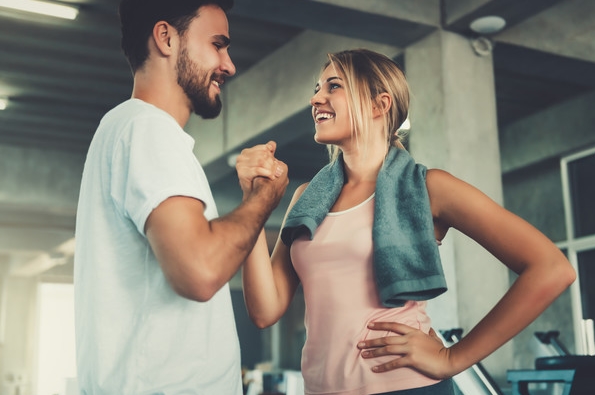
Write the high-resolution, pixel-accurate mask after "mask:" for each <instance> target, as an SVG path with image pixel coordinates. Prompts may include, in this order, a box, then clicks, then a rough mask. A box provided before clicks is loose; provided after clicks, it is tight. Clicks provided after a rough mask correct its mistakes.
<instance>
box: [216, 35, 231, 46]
mask: <svg viewBox="0 0 595 395" xmlns="http://www.w3.org/2000/svg"><path fill="white" fill-rule="evenodd" d="M214 38H215V39H216V40H219V41H221V44H223V45H224V46H226V47H229V45H230V44H231V40H230V39H229V37H227V36H226V35H223V34H217V35H215V36H214Z"/></svg>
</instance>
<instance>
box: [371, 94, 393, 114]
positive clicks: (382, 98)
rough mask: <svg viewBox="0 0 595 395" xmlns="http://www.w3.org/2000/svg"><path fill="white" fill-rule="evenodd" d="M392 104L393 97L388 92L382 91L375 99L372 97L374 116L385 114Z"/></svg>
mask: <svg viewBox="0 0 595 395" xmlns="http://www.w3.org/2000/svg"><path fill="white" fill-rule="evenodd" d="M392 104H393V99H392V97H391V96H390V95H389V94H388V93H386V92H383V93H380V94H379V95H378V96H376V99H374V106H373V107H372V108H373V115H374V118H377V117H380V116H383V115H384V114H386V113H387V112H388V111H389V110H390V107H391V106H392Z"/></svg>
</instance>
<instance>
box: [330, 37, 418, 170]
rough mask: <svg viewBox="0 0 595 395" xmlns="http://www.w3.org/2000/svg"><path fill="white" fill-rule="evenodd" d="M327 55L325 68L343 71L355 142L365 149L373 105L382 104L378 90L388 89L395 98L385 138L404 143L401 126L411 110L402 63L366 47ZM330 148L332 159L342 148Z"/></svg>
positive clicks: (395, 142)
mask: <svg viewBox="0 0 595 395" xmlns="http://www.w3.org/2000/svg"><path fill="white" fill-rule="evenodd" d="M328 58H329V60H328V62H326V64H325V65H324V66H323V68H322V70H323V71H324V70H325V69H326V68H327V67H329V66H332V67H334V69H335V71H337V72H338V73H340V74H342V75H343V78H344V84H345V86H344V89H345V90H346V93H347V102H348V106H349V110H350V117H351V125H352V130H353V133H354V135H353V138H354V139H355V141H356V143H357V144H362V145H363V148H364V152H365V150H366V147H367V146H368V142H369V139H371V138H373V137H374V136H371V135H369V134H368V133H369V131H370V130H372V128H371V122H372V113H373V107H374V105H378V106H381V105H382V103H380V102H379V101H378V102H377V100H378V99H379V97H378V95H379V94H381V93H388V94H389V95H390V96H391V99H392V100H391V106H390V108H389V109H388V111H386V113H385V116H384V128H383V133H384V139H385V141H386V142H387V146H388V145H391V144H392V145H397V146H402V144H401V140H402V139H403V138H404V134H403V131H402V130H399V127H400V126H401V125H402V124H403V123H404V122H405V119H407V115H408V113H409V86H408V84H407V81H406V80H405V75H404V74H403V71H402V70H401V69H400V68H399V66H398V65H397V64H396V63H395V62H394V61H393V60H392V59H390V58H389V57H387V56H385V55H382V54H380V53H377V52H374V51H370V50H367V49H352V50H346V51H341V52H336V53H331V54H328ZM328 149H329V155H330V157H331V160H335V159H336V158H337V157H338V155H339V148H338V147H337V146H334V145H329V146H328Z"/></svg>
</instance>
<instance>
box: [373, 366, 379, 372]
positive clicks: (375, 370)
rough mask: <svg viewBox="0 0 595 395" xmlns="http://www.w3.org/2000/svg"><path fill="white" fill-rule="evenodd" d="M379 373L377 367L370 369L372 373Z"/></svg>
mask: <svg viewBox="0 0 595 395" xmlns="http://www.w3.org/2000/svg"><path fill="white" fill-rule="evenodd" d="M379 371H380V369H378V367H377V366H374V367H373V368H372V372H379Z"/></svg>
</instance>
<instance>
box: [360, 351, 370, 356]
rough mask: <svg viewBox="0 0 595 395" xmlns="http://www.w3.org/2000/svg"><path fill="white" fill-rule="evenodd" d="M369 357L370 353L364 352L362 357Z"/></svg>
mask: <svg viewBox="0 0 595 395" xmlns="http://www.w3.org/2000/svg"><path fill="white" fill-rule="evenodd" d="M368 355H370V351H364V352H362V356H363V357H367V356H368Z"/></svg>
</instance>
